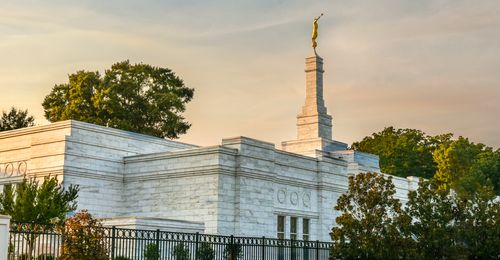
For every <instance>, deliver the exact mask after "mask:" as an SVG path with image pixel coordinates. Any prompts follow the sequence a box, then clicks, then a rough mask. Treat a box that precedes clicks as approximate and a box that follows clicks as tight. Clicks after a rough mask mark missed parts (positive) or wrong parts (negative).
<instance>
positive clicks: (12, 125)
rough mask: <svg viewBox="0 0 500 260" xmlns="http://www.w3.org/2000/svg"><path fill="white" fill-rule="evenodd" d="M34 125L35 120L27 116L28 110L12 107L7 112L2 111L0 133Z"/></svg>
mask: <svg viewBox="0 0 500 260" xmlns="http://www.w3.org/2000/svg"><path fill="white" fill-rule="evenodd" d="M34 125H35V118H34V117H33V116H30V115H28V110H21V109H18V108H15V107H12V108H11V109H10V111H9V112H5V111H2V118H0V132H1V131H8V130H14V129H18V128H23V127H29V126H34Z"/></svg>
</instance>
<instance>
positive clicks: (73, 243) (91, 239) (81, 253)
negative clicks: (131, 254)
mask: <svg viewBox="0 0 500 260" xmlns="http://www.w3.org/2000/svg"><path fill="white" fill-rule="evenodd" d="M61 233H62V237H63V241H62V242H63V243H62V246H61V257H60V259H61V260H70V259H94V260H108V259H109V257H108V252H107V250H106V244H105V242H104V241H105V233H104V229H103V228H102V224H101V222H100V221H98V220H96V219H94V218H93V217H92V215H91V214H90V213H88V212H87V211H86V210H82V211H80V212H78V213H76V214H75V216H73V217H71V218H69V219H68V220H66V222H65V223H64V226H63V228H62V232H61Z"/></svg>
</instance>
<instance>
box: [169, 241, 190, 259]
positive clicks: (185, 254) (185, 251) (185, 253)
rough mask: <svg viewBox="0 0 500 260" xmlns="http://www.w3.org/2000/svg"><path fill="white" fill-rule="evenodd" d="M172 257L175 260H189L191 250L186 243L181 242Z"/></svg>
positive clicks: (176, 246)
mask: <svg viewBox="0 0 500 260" xmlns="http://www.w3.org/2000/svg"><path fill="white" fill-rule="evenodd" d="M172 256H173V257H174V259H175V260H189V248H188V247H187V246H186V245H185V244H184V242H180V243H179V244H177V245H175V247H174V251H173V252H172Z"/></svg>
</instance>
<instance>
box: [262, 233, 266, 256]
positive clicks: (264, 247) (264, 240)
mask: <svg viewBox="0 0 500 260" xmlns="http://www.w3.org/2000/svg"><path fill="white" fill-rule="evenodd" d="M265 259H266V237H265V236H264V237H262V260H265Z"/></svg>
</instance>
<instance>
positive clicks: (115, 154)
mask: <svg viewBox="0 0 500 260" xmlns="http://www.w3.org/2000/svg"><path fill="white" fill-rule="evenodd" d="M305 63H306V64H305V73H306V97H305V103H304V106H303V107H302V110H301V111H300V113H299V114H298V116H297V139H296V140H291V141H285V142H283V143H282V144H281V146H280V147H279V148H278V147H276V145H275V144H272V143H268V142H264V141H260V140H255V139H252V138H248V137H234V138H226V139H222V141H221V143H220V144H217V145H213V146H204V147H200V146H197V145H192V144H185V143H180V142H176V141H171V140H165V139H160V138H156V137H152V136H147V135H142V134H137V133H132V132H127V131H123V130H117V129H112V128H107V127H103V126H98V125H93V124H89V123H83V122H78V121H72V120H69V121H61V122H57V123H52V124H49V125H45V126H36V127H30V128H24V129H18V130H12V131H6V132H0V168H1V170H0V189H1V187H3V185H5V184H8V183H16V182H19V181H21V180H22V178H23V175H28V176H30V177H33V176H35V177H37V178H43V177H44V176H48V175H52V176H54V175H56V176H58V179H59V181H61V182H62V183H63V185H64V186H69V185H70V184H76V185H79V186H80V192H79V198H78V208H79V209H88V210H89V211H90V212H91V213H93V214H95V215H96V216H98V217H101V218H104V219H105V223H106V224H107V225H116V226H119V227H131V228H154V229H156V228H160V229H163V230H173V231H184V232H197V231H199V232H203V233H209V234H234V235H242V236H243V235H244V236H259V237H260V236H266V237H276V238H293V239H307V240H322V241H330V236H329V232H330V230H331V228H332V227H333V225H334V224H335V217H337V216H338V214H339V213H338V212H336V211H335V210H334V206H335V204H336V201H337V199H338V197H339V196H340V195H341V194H342V193H343V192H345V191H346V190H347V180H348V176H350V175H353V174H357V173H359V172H366V171H373V172H380V169H379V160H378V157H377V156H376V155H373V154H367V153H362V152H358V151H353V150H348V149H347V144H345V143H343V142H340V141H336V140H334V139H333V138H332V127H333V124H332V117H331V116H330V115H329V114H328V112H327V109H326V106H325V102H324V99H323V73H324V70H323V59H322V58H321V57H319V56H318V55H317V54H316V53H315V54H314V55H312V56H311V57H308V58H306V62H305ZM393 180H394V183H395V185H396V187H397V194H396V196H397V197H398V198H400V199H401V200H403V201H405V200H406V195H407V192H408V190H410V189H415V188H416V185H417V180H416V179H415V178H412V177H409V178H399V177H394V178H393Z"/></svg>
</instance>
